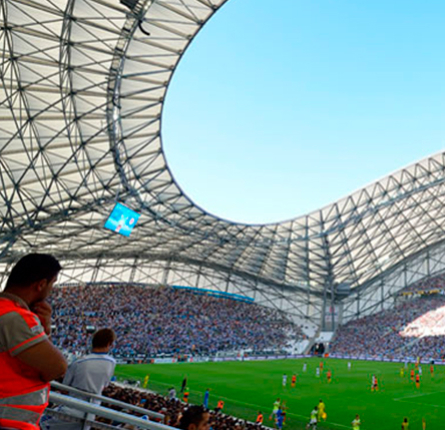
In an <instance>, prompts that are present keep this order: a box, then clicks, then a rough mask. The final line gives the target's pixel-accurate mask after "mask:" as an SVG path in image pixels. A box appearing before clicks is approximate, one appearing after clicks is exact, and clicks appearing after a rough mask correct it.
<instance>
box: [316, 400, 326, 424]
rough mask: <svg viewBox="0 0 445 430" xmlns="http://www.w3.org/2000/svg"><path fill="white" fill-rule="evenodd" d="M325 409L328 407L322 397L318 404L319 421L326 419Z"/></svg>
mask: <svg viewBox="0 0 445 430" xmlns="http://www.w3.org/2000/svg"><path fill="white" fill-rule="evenodd" d="M325 409H326V405H325V404H324V403H323V400H321V399H320V401H319V403H318V405H317V412H318V413H317V417H318V421H320V420H321V419H322V418H323V419H324V416H325V415H326V412H325Z"/></svg>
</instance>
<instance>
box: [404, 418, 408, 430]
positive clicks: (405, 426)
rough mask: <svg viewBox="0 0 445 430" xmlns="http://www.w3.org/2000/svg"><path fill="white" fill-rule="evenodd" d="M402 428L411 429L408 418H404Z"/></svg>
mask: <svg viewBox="0 0 445 430" xmlns="http://www.w3.org/2000/svg"><path fill="white" fill-rule="evenodd" d="M402 430H409V423H408V418H404V419H403V422H402Z"/></svg>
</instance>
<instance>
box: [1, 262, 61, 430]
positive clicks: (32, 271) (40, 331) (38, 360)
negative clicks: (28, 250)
mask: <svg viewBox="0 0 445 430" xmlns="http://www.w3.org/2000/svg"><path fill="white" fill-rule="evenodd" d="M60 270H61V266H60V264H59V262H58V261H57V260H56V259H55V258H54V257H52V256H50V255H46V254H29V255H27V256H25V257H23V258H22V259H20V261H19V262H18V263H17V264H16V265H15V266H14V268H13V269H12V271H11V274H10V275H9V278H8V281H7V282H6V287H5V290H4V292H3V293H1V294H0V369H1V372H0V428H7V429H20V430H39V429H40V427H39V422H40V417H41V416H42V413H43V411H44V410H45V408H46V406H47V405H48V395H49V381H52V380H53V379H57V378H59V377H60V376H63V375H64V374H65V372H66V369H67V363H66V360H65V358H64V357H63V355H62V353H61V352H60V351H59V350H58V349H57V348H56V347H55V346H54V345H53V344H52V342H51V340H50V336H51V306H50V305H49V304H48V303H47V302H46V301H45V299H46V298H47V297H48V295H49V294H50V292H51V290H52V287H53V285H54V283H55V282H56V280H57V275H58V273H59V271H60Z"/></svg>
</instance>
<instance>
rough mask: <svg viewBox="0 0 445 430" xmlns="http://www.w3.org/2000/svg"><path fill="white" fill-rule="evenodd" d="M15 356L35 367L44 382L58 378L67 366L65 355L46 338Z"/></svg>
mask: <svg viewBox="0 0 445 430" xmlns="http://www.w3.org/2000/svg"><path fill="white" fill-rule="evenodd" d="M16 357H17V358H18V359H19V360H21V361H23V363H25V364H27V365H28V366H30V367H32V368H34V369H36V370H37V371H38V372H39V373H40V377H41V378H42V380H43V381H44V382H50V381H52V380H54V379H57V378H60V377H61V376H63V375H64V374H65V372H66V370H67V368H68V364H67V362H66V360H65V357H64V356H63V355H62V353H61V352H60V351H59V350H58V349H57V348H56V347H55V346H54V345H53V344H52V343H51V342H50V341H49V340H47V339H45V340H43V341H42V342H40V343H38V344H36V345H33V346H31V347H30V348H28V349H26V350H25V351H23V352H20V353H19V354H17V355H16Z"/></svg>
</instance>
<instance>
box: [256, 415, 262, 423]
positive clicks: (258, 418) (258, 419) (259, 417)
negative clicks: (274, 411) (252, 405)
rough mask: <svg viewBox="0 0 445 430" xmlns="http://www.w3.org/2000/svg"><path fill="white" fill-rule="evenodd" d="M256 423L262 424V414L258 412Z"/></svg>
mask: <svg viewBox="0 0 445 430" xmlns="http://www.w3.org/2000/svg"><path fill="white" fill-rule="evenodd" d="M256 423H257V424H263V414H258V416H257V417H256Z"/></svg>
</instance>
